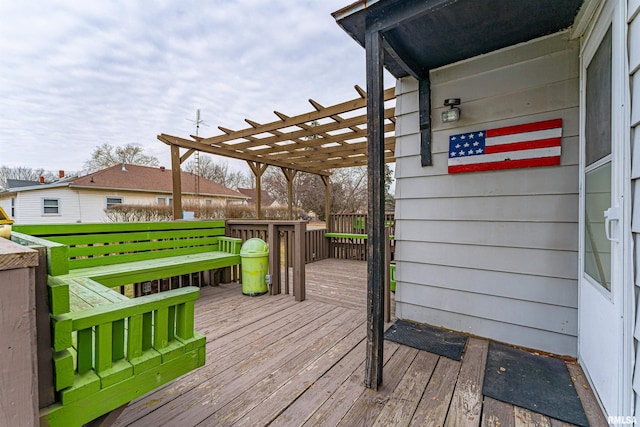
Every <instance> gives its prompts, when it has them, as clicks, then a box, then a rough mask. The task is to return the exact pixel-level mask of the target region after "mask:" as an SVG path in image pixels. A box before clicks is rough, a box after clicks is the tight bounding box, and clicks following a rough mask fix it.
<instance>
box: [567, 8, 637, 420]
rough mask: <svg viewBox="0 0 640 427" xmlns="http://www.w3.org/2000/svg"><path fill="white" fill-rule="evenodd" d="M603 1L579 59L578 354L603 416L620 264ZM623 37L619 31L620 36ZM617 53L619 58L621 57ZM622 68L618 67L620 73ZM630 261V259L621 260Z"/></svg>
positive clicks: (615, 135) (608, 407)
mask: <svg viewBox="0 0 640 427" xmlns="http://www.w3.org/2000/svg"><path fill="white" fill-rule="evenodd" d="M616 3H618V2H613V1H612V2H607V3H606V5H605V7H604V10H602V11H601V13H600V15H599V17H598V18H597V20H596V21H595V25H594V26H593V28H592V29H591V31H590V32H589V33H588V34H587V35H586V38H585V40H584V41H583V45H582V53H581V95H580V96H581V102H580V105H581V108H580V110H581V132H580V134H581V135H580V141H581V144H580V145H581V147H580V148H581V156H580V159H581V161H580V171H581V186H580V207H581V215H580V231H581V233H580V234H581V236H580V270H579V301H578V310H579V329H578V331H579V332H578V333H579V336H578V354H579V359H580V363H581V365H582V366H583V368H584V369H585V371H586V373H587V376H588V377H589V378H590V381H591V383H592V385H593V388H594V391H595V393H596V395H597V396H598V397H599V399H600V402H601V404H602V405H603V407H604V409H605V411H606V413H607V414H608V415H619V414H622V406H621V405H622V401H623V389H624V387H623V383H624V382H625V380H624V379H623V374H624V373H625V372H624V371H625V369H624V358H623V354H624V352H623V350H624V345H623V344H624V336H623V335H624V334H623V332H624V328H623V304H622V296H623V294H624V287H625V286H626V284H625V280H626V279H625V277H624V276H625V273H624V271H625V267H626V266H625V258H624V257H623V252H624V248H625V245H628V242H625V241H624V239H626V234H627V233H626V232H625V231H626V230H625V226H624V224H625V218H624V216H625V212H627V210H626V209H625V208H626V207H625V205H624V203H625V200H626V198H625V197H624V196H625V194H624V192H625V181H624V177H625V173H624V170H625V159H624V157H625V155H624V154H625V153H624V150H625V144H624V132H622V131H621V129H624V124H625V121H624V114H623V111H621V110H620V106H621V105H623V104H624V99H623V98H624V91H623V90H622V89H621V88H620V84H619V83H620V82H619V81H618V80H619V79H615V78H614V76H620V75H621V74H620V72H621V71H623V69H624V65H623V64H624V63H622V64H621V63H620V61H619V60H618V59H617V58H621V57H622V58H624V55H622V54H621V52H620V50H621V49H623V48H624V43H621V41H620V28H617V25H616V22H619V21H618V20H617V19H614V17H615V16H616V15H615V14H616V13H619V11H618V10H617V8H619V7H620V6H616ZM623 34H624V32H623ZM621 55H622V56H621ZM620 67H622V68H623V69H622V70H621V69H620ZM627 262H628V261H627Z"/></svg>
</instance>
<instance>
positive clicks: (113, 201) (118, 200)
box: [107, 197, 124, 209]
mask: <svg viewBox="0 0 640 427" xmlns="http://www.w3.org/2000/svg"><path fill="white" fill-rule="evenodd" d="M123 203H124V197H107V209H109V208H112V207H114V206H116V205H121V204H123Z"/></svg>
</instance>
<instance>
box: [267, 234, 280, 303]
mask: <svg viewBox="0 0 640 427" xmlns="http://www.w3.org/2000/svg"><path fill="white" fill-rule="evenodd" d="M267 235H268V239H269V241H268V242H267V243H268V245H269V273H270V274H271V289H270V292H271V293H270V295H278V294H279V293H280V232H279V231H278V229H277V227H276V225H275V223H273V222H269V225H268V228H267Z"/></svg>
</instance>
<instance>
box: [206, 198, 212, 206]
mask: <svg viewBox="0 0 640 427" xmlns="http://www.w3.org/2000/svg"><path fill="white" fill-rule="evenodd" d="M204 204H205V205H207V206H211V205H212V204H213V200H211V199H205V201H204Z"/></svg>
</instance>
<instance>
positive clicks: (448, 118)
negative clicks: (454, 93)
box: [441, 98, 460, 123]
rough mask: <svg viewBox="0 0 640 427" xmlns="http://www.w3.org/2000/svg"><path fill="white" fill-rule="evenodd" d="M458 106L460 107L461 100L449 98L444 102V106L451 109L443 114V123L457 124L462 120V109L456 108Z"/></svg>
mask: <svg viewBox="0 0 640 427" xmlns="http://www.w3.org/2000/svg"><path fill="white" fill-rule="evenodd" d="M456 105H460V98H448V99H445V100H444V106H445V107H451V108H450V109H448V110H444V111H443V112H442V114H441V117H442V123H449V122H455V121H458V120H459V119H460V108H458V107H456Z"/></svg>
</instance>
